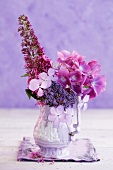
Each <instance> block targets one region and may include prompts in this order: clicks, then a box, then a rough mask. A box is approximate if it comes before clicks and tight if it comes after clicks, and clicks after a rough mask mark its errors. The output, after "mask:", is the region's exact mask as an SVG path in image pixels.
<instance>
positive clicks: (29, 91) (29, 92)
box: [25, 89, 31, 99]
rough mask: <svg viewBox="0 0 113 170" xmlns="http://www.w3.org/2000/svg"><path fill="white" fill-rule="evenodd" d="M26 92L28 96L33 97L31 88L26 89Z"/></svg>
mask: <svg viewBox="0 0 113 170" xmlns="http://www.w3.org/2000/svg"><path fill="white" fill-rule="evenodd" d="M25 92H26V94H27V96H28V98H29V99H30V98H31V90H29V89H26V90H25Z"/></svg>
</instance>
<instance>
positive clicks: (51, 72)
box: [48, 68, 55, 76]
mask: <svg viewBox="0 0 113 170" xmlns="http://www.w3.org/2000/svg"><path fill="white" fill-rule="evenodd" d="M54 74H55V70H54V69H52V68H50V69H49V70H48V75H49V76H53V75H54Z"/></svg>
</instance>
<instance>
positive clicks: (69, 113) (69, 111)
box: [65, 107, 74, 126]
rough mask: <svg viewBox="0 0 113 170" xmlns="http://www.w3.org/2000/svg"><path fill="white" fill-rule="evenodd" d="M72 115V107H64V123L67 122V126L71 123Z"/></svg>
mask: <svg viewBox="0 0 113 170" xmlns="http://www.w3.org/2000/svg"><path fill="white" fill-rule="evenodd" d="M73 116H74V109H73V108H72V107H68V108H67V109H66V115H65V119H66V123H67V124H68V126H70V125H71V124H72V119H73Z"/></svg>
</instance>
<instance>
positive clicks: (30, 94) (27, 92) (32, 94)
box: [25, 89, 38, 100]
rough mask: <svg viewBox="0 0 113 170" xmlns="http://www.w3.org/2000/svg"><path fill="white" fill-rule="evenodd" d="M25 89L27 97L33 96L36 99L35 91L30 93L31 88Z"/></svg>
mask: <svg viewBox="0 0 113 170" xmlns="http://www.w3.org/2000/svg"><path fill="white" fill-rule="evenodd" d="M25 91H26V94H27V96H28V98H29V99H30V98H31V97H33V98H34V99H36V100H37V99H38V98H37V95H36V94H35V93H32V91H31V90H29V89H26V90H25Z"/></svg>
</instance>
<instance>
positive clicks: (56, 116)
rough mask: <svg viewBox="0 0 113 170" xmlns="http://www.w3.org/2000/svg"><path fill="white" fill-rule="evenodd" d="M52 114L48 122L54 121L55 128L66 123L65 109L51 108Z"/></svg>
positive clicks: (61, 107)
mask: <svg viewBox="0 0 113 170" xmlns="http://www.w3.org/2000/svg"><path fill="white" fill-rule="evenodd" d="M50 112H51V114H50V115H49V116H48V120H49V121H52V122H53V124H54V126H55V127H58V125H59V123H60V122H62V123H63V122H64V121H65V117H64V107H63V106H61V105H60V106H58V107H57V108H55V107H51V109H50Z"/></svg>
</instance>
